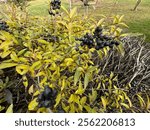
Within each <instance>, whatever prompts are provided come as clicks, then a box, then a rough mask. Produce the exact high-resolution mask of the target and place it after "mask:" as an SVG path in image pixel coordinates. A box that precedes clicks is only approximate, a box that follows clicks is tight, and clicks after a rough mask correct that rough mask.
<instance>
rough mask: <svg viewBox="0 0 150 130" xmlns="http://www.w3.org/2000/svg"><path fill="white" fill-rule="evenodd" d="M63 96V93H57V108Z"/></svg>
mask: <svg viewBox="0 0 150 130" xmlns="http://www.w3.org/2000/svg"><path fill="white" fill-rule="evenodd" d="M61 97H62V96H61V93H59V94H58V95H57V97H56V100H55V101H56V104H55V106H54V107H55V108H56V107H57V105H58V104H59V103H60V100H61Z"/></svg>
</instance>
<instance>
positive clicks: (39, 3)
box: [28, 0, 150, 41]
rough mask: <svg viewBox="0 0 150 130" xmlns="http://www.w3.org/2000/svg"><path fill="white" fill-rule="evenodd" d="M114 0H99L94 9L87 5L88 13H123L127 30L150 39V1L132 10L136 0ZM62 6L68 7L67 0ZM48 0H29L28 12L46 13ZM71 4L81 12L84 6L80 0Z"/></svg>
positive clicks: (144, 0) (108, 14) (146, 0)
mask: <svg viewBox="0 0 150 130" xmlns="http://www.w3.org/2000/svg"><path fill="white" fill-rule="evenodd" d="M114 1H115V0H107V1H106V0H99V4H98V7H97V8H96V9H95V10H94V9H93V7H92V6H90V7H89V12H90V14H92V15H94V16H95V17H97V18H98V17H99V16H100V15H101V14H104V15H106V16H111V15H116V14H119V15H125V18H124V20H125V22H126V23H127V25H128V26H129V29H128V31H129V32H133V33H135V32H140V33H143V34H145V35H146V37H147V39H146V41H150V31H149V30H150V1H149V0H143V1H142V3H141V5H140V6H139V8H138V10H137V11H132V10H131V9H133V7H134V5H135V2H136V0H118V2H117V3H116V4H115V2H114ZM62 3H63V6H65V7H69V5H68V0H62ZM48 4H49V0H34V1H32V2H30V6H29V7H28V9H29V12H30V14H32V15H41V16H46V15H48V11H47V9H48ZM73 6H78V8H79V9H80V10H81V12H83V10H84V7H83V6H82V2H81V1H78V2H75V3H73Z"/></svg>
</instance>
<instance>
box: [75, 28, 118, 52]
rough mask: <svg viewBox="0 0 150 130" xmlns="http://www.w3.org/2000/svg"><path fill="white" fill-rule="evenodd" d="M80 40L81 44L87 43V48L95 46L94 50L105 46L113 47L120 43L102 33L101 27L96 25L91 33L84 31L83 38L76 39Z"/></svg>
mask: <svg viewBox="0 0 150 130" xmlns="http://www.w3.org/2000/svg"><path fill="white" fill-rule="evenodd" d="M76 40H78V41H81V44H80V45H81V46H84V45H87V46H88V48H89V49H90V48H95V49H96V50H99V49H102V48H104V47H106V46H109V47H110V48H113V46H114V45H116V46H118V45H119V44H120V43H119V42H118V41H116V40H114V38H113V37H110V36H107V35H103V29H102V28H100V27H96V29H95V30H94V32H93V34H89V33H86V34H85V35H84V36H83V38H78V39H76Z"/></svg>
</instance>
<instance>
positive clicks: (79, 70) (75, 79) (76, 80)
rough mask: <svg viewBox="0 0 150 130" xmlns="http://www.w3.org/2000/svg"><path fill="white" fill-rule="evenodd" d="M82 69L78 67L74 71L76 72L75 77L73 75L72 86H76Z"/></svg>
mask: <svg viewBox="0 0 150 130" xmlns="http://www.w3.org/2000/svg"><path fill="white" fill-rule="evenodd" d="M83 71H84V70H83V68H82V67H78V68H77V69H76V72H75V75H74V86H75V85H76V84H77V82H78V80H79V78H80V75H81V72H83Z"/></svg>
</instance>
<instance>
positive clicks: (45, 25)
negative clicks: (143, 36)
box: [0, 7, 150, 112]
mask: <svg viewBox="0 0 150 130" xmlns="http://www.w3.org/2000/svg"><path fill="white" fill-rule="evenodd" d="M15 16H16V17H15V18H14V19H12V21H7V24H8V25H9V31H7V30H3V29H1V31H0V58H1V63H0V76H1V80H0V83H1V84H0V87H1V93H2V94H4V95H5V96H4V95H3V96H1V99H2V100H1V101H0V102H1V108H0V109H1V110H2V112H5V111H7V112H12V111H13V112H141V111H142V112H143V111H144V112H148V111H149V105H150V103H149V96H150V95H149V93H148V90H144V91H143V90H142V91H141V89H139V88H143V85H144V86H145V88H146V89H147V87H148V82H147V80H146V79H148V78H149V68H148V67H149V66H148V65H149V62H148V60H149V59H148V58H147V57H146V56H147V55H148V54H147V53H149V50H148V51H147V50H144V47H143V46H142V45H139V47H138V46H135V44H137V43H131V44H130V45H128V44H127V43H122V41H121V37H123V36H124V34H122V29H121V27H122V26H125V27H126V25H125V24H124V23H123V22H122V18H123V16H121V17H120V16H115V17H114V18H111V19H110V21H111V23H108V22H107V21H106V18H105V17H103V18H101V19H100V20H99V21H96V20H94V19H92V18H88V17H83V16H80V15H79V14H77V9H76V8H74V9H72V10H71V11H70V12H69V11H67V10H66V9H65V8H64V7H62V14H55V15H54V16H51V17H47V18H39V17H24V16H18V15H15ZM7 29H8V28H7ZM141 46H142V47H141ZM124 47H125V50H124ZM141 48H142V49H141ZM129 52H130V54H129ZM145 52H147V53H145ZM133 67H134V68H133ZM145 68H146V69H145ZM133 81H136V83H138V85H137V84H134V85H137V86H135V87H136V88H137V90H136V93H134V92H135V90H134V85H133ZM141 85H142V86H141ZM138 86H140V87H138ZM132 93H134V94H133V95H131V94H132ZM2 94H1V95H2ZM4 97H5V98H4Z"/></svg>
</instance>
